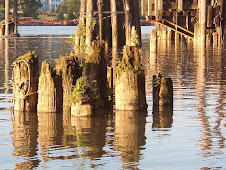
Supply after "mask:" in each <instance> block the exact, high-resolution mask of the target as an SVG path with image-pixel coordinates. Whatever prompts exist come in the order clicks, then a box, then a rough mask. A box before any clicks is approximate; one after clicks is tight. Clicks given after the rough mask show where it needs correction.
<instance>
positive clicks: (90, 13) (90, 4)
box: [86, 0, 95, 51]
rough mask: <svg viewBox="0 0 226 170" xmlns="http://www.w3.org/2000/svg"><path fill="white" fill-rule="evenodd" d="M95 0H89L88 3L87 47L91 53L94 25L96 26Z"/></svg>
mask: <svg viewBox="0 0 226 170" xmlns="http://www.w3.org/2000/svg"><path fill="white" fill-rule="evenodd" d="M93 3H94V2H93V0H87V3H86V46H87V51H89V49H90V47H91V42H92V40H93V36H92V35H93V34H92V32H93V25H94V23H95V22H94V18H93V5H94V4H93Z"/></svg>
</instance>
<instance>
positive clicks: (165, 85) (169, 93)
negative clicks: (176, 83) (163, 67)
mask: <svg viewBox="0 0 226 170" xmlns="http://www.w3.org/2000/svg"><path fill="white" fill-rule="evenodd" d="M153 106H173V83H172V80H171V78H169V77H162V75H161V74H159V76H158V77H156V76H155V75H154V76H153Z"/></svg>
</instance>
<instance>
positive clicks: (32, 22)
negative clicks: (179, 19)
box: [18, 17, 155, 26]
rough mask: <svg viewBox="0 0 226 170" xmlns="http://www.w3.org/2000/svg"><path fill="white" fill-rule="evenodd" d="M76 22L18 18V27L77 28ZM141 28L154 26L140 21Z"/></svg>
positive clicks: (75, 20) (152, 23)
mask: <svg viewBox="0 0 226 170" xmlns="http://www.w3.org/2000/svg"><path fill="white" fill-rule="evenodd" d="M77 25H78V20H77V19H73V20H62V19H34V18H33V17H19V18H18V26H77ZM140 25H141V26H150V25H155V22H154V21H146V20H143V19H141V20H140Z"/></svg>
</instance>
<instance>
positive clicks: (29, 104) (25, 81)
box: [11, 52, 38, 112]
mask: <svg viewBox="0 0 226 170" xmlns="http://www.w3.org/2000/svg"><path fill="white" fill-rule="evenodd" d="M13 65H14V69H13V73H12V81H11V83H12V85H13V97H12V101H13V110H14V111H23V112H35V111H37V100H38V94H37V91H38V56H37V55H35V54H34V53H33V52H28V53H27V54H25V55H23V56H22V57H19V58H17V59H16V61H15V62H14V63H13Z"/></svg>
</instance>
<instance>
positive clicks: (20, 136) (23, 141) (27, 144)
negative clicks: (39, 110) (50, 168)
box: [12, 112, 40, 169]
mask: <svg viewBox="0 0 226 170" xmlns="http://www.w3.org/2000/svg"><path fill="white" fill-rule="evenodd" d="M12 125H13V131H12V136H13V146H14V150H13V153H12V155H13V156H21V157H23V158H24V161H23V162H21V163H16V164H15V169H33V168H35V167H37V166H38V164H39V162H40V161H39V160H38V159H37V150H38V142H37V139H38V120H37V114H36V113H22V112H14V119H13V122H12Z"/></svg>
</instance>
